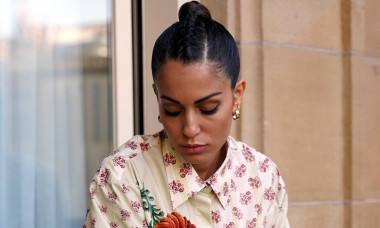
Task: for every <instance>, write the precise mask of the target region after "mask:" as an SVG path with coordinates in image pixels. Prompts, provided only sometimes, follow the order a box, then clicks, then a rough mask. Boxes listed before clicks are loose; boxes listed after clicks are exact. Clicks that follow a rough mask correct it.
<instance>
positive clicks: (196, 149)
mask: <svg viewBox="0 0 380 228" xmlns="http://www.w3.org/2000/svg"><path fill="white" fill-rule="evenodd" d="M182 148H183V149H184V150H185V151H186V152H188V153H190V154H197V153H202V152H203V151H204V149H205V148H206V145H201V144H187V145H182Z"/></svg>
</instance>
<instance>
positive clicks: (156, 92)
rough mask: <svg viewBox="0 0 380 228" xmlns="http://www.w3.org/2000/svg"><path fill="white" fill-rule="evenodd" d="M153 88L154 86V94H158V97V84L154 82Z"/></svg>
mask: <svg viewBox="0 0 380 228" xmlns="http://www.w3.org/2000/svg"><path fill="white" fill-rule="evenodd" d="M152 88H153V91H154V94H156V98H157V99H158V91H157V86H156V84H154V83H153V84H152Z"/></svg>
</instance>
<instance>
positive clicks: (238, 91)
mask: <svg viewBox="0 0 380 228" xmlns="http://www.w3.org/2000/svg"><path fill="white" fill-rule="evenodd" d="M245 86H246V82H245V80H244V79H242V80H240V81H239V82H238V83H236V86H235V89H234V92H233V95H234V107H233V109H234V110H236V109H238V107H239V106H240V105H241V101H242V100H243V94H244V91H245Z"/></svg>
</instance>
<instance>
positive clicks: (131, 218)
mask: <svg viewBox="0 0 380 228" xmlns="http://www.w3.org/2000/svg"><path fill="white" fill-rule="evenodd" d="M227 144H228V151H227V157H226V159H225V161H224V163H223V164H222V166H221V167H220V168H219V170H218V171H217V172H216V173H214V174H213V175H211V177H210V178H209V179H208V180H201V179H200V178H199V176H198V175H197V173H196V172H195V170H194V168H193V167H192V165H191V164H189V163H184V162H182V160H181V158H180V156H179V155H178V154H177V152H176V151H175V150H174V149H173V147H172V145H171V143H170V141H169V138H168V137H167V135H166V133H165V131H161V132H159V133H156V134H154V135H152V136H135V137H133V138H132V139H131V140H129V141H128V142H127V143H125V144H123V145H122V146H121V147H120V148H118V149H117V150H115V151H114V152H112V153H110V154H109V155H108V156H107V157H106V158H105V159H104V161H103V162H102V165H101V167H100V168H99V170H98V171H97V172H96V175H95V177H94V179H93V181H92V182H91V185H90V188H89V198H90V202H89V209H88V211H87V213H86V222H85V225H84V226H83V227H86V228H89V227H95V225H96V227H130V228H132V227H147V228H148V227H149V228H150V227H153V226H154V224H155V223H156V221H158V219H159V218H160V217H162V216H164V215H166V214H167V213H171V212H172V211H178V212H180V213H181V214H183V215H184V216H186V217H187V218H188V219H190V220H191V221H192V223H194V224H195V225H196V226H197V227H223V228H224V227H226V228H227V227H231V228H232V227H246V228H256V227H265V228H266V227H268V228H269V227H277V228H288V227H289V223H288V219H287V207H288V205H287V204H288V201H287V193H286V187H285V184H284V182H283V180H282V177H281V174H280V171H279V169H278V167H277V166H276V165H275V164H274V163H273V162H272V161H271V160H270V159H269V158H268V157H266V156H265V155H263V154H261V153H259V152H257V151H256V150H255V149H253V148H251V147H249V146H248V145H246V144H244V143H241V142H238V141H236V140H235V139H233V138H232V137H228V139H227ZM138 183H140V184H138ZM204 189H210V190H207V191H204ZM205 192H206V193H205ZM202 194H208V195H207V197H205V199H206V201H207V203H206V202H205V204H204V205H203V204H201V203H204V202H203V201H197V200H198V197H201V195H202ZM194 200H195V201H196V202H197V203H196V204H197V206H193V203H191V202H193V201H194ZM198 204H201V205H198ZM199 210H201V211H199ZM207 211H208V213H207ZM207 214H208V215H207ZM198 215H202V216H199V217H198Z"/></svg>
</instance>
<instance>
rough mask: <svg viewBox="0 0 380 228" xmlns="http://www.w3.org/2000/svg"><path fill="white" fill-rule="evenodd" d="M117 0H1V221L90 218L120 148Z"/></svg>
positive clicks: (45, 223)
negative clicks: (114, 74) (115, 105)
mask: <svg viewBox="0 0 380 228" xmlns="http://www.w3.org/2000/svg"><path fill="white" fill-rule="evenodd" d="M110 16H111V1H110V0H96V1H93V0H80V1H78V0H54V1H51V0H0V186H1V188H0V202H1V203H0V227H65V228H66V227H81V226H82V224H83V222H84V217H85V213H86V206H87V198H88V196H87V188H88V185H89V181H90V178H91V177H92V175H94V173H95V171H96V169H97V167H98V165H99V164H100V162H101V159H102V158H104V156H105V155H106V154H107V153H108V152H109V151H111V148H112V96H111V94H112V91H111V85H112V83H111V59H110V56H111V55H110V45H111V44H110V40H111V39H110V23H111V20H110V18H111V17H110Z"/></svg>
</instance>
